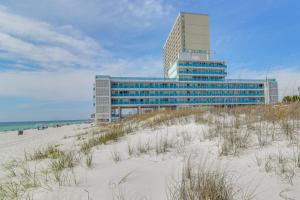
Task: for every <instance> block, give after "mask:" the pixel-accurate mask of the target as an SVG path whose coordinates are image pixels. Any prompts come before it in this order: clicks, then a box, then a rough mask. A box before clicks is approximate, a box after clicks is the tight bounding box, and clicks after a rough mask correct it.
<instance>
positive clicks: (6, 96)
mask: <svg viewBox="0 0 300 200" xmlns="http://www.w3.org/2000/svg"><path fill="white" fill-rule="evenodd" d="M299 9H300V2H299V1H296V0H263V1H262V0H243V1H238V0H226V1H225V0H214V1H211V0H185V1H182V0H110V1H105V0H88V1H84V0H43V1H40V0H1V1H0V121H24V120H26V121H28V120H57V119H85V118H88V117H89V115H90V113H91V112H92V83H93V78H94V75H95V74H110V75H115V76H155V77H158V76H162V46H163V43H164V40H165V39H166V37H167V35H168V32H169V30H170V28H171V27H172V24H173V22H174V19H175V18H176V16H177V14H178V12H180V11H189V12H198V13H206V14H209V16H210V33H211V49H212V50H213V52H214V53H213V55H212V57H213V59H217V60H224V61H226V62H227V64H228V72H229V77H230V78H265V77H266V76H268V77H274V78H277V79H278V82H279V93H280V96H281V97H282V96H284V95H291V94H296V93H297V87H296V86H297V85H299V86H300V65H299V58H300V47H299V43H300V37H299V35H300V24H299V19H300V12H299Z"/></svg>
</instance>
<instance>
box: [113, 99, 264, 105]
mask: <svg viewBox="0 0 300 200" xmlns="http://www.w3.org/2000/svg"><path fill="white" fill-rule="evenodd" d="M243 103H253V104H262V103H264V101H263V100H262V99H251V100H250V99H239V100H231V99H214V100H212V99H210V100H190V101H178V100H170V101H142V102H141V101H132V102H129V101H112V105H164V104H168V105H169V104H174V105H178V104H243Z"/></svg>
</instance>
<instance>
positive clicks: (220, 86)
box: [112, 84, 263, 89]
mask: <svg viewBox="0 0 300 200" xmlns="http://www.w3.org/2000/svg"><path fill="white" fill-rule="evenodd" d="M112 88H113V89H117V88H119V89H121V88H122V89H147V88H150V89H263V86H259V85H215V86H213V85H200V86H197V85H190V86H180V85H127V84H118V85H114V84H113V85H112Z"/></svg>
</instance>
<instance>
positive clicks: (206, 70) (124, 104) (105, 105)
mask: <svg viewBox="0 0 300 200" xmlns="http://www.w3.org/2000/svg"><path fill="white" fill-rule="evenodd" d="M226 68H227V66H226V65H225V63H224V62H218V61H199V60H191V59H189V60H186V59H178V60H177V61H176V62H175V63H174V64H173V65H172V66H171V67H170V69H169V72H168V75H169V77H170V78H144V77H110V76H96V80H95V84H94V87H95V88H94V91H95V93H94V106H95V120H96V122H111V121H114V120H116V119H118V118H119V117H121V111H122V109H124V108H134V109H137V111H138V112H140V110H141V109H142V108H151V109H160V108H166V107H168V108H172V109H176V108H178V107H180V106H204V105H205V106H212V105H258V104H274V103H277V102H278V88H277V82H276V80H275V79H270V80H244V79H236V80H233V79H225V76H226V74H227V73H226Z"/></svg>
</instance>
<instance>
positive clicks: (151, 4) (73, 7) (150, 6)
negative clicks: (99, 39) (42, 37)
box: [5, 0, 173, 29]
mask: <svg viewBox="0 0 300 200" xmlns="http://www.w3.org/2000/svg"><path fill="white" fill-rule="evenodd" d="M5 5H7V6H8V7H13V8H14V9H16V10H17V11H18V13H23V14H25V15H29V16H33V17H37V18H42V19H44V20H51V19H53V18H56V19H62V20H63V21H65V22H66V21H67V22H69V23H70V22H74V23H80V24H82V25H83V24H85V23H88V24H93V25H97V26H99V27H100V26H101V25H102V26H105V28H106V27H107V26H115V28H126V29H128V28H129V29H132V28H146V27H149V26H151V25H153V24H156V22H159V20H161V18H162V17H164V16H168V14H169V13H170V12H171V10H172V9H173V7H172V6H171V5H170V3H167V1H166V0H109V1H107V0H88V1H82V0H63V1H62V0H43V1H37V0H22V3H20V2H18V3H16V2H14V1H8V2H5ZM33 10H34V12H32V11H33ZM54 16H55V17H54ZM116 25H117V26H116Z"/></svg>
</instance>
